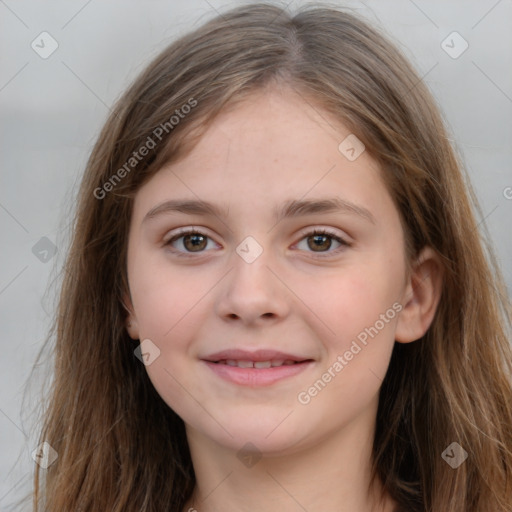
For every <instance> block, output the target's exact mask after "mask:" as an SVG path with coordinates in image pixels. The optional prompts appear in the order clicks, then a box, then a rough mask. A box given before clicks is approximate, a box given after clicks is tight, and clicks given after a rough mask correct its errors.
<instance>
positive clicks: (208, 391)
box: [125, 88, 441, 512]
mask: <svg viewBox="0 0 512 512" xmlns="http://www.w3.org/2000/svg"><path fill="white" fill-rule="evenodd" d="M349 134H350V131H349V130H348V129H347V128H346V127H344V126H343V125H342V124H340V122H339V121H337V120H335V119H333V118H332V117H330V116H329V115H328V114H327V113H326V112H324V111H322V110H321V109H320V108H317V107H312V104H311V102H305V101H304V98H302V97H301V96H298V95H296V94H295V93H293V92H291V91H289V90H284V89H279V88H274V89H272V90H270V91H266V93H265V94H259V93H258V94H254V95H253V96H252V97H251V99H250V101H246V102H243V103H241V104H239V105H237V106H236V108H234V109H232V110H230V111H228V112H224V113H223V114H222V115H221V116H219V117H218V118H217V119H216V121H215V122H214V123H213V124H212V125H211V127H210V128H209V130H208V131H207V132H206V134H205V135H204V136H203V137H202V139H201V140H200V142H199V143H198V145H197V146H196V147H195V148H194V149H193V151H192V152H191V153H190V154H189V155H188V156H187V157H186V158H184V159H182V160H181V161H179V162H177V163H173V164H171V165H168V166H164V167H163V168H162V169H161V170H159V171H158V173H156V174H155V175H154V176H153V177H152V179H151V180H149V181H148V182H147V183H146V184H145V185H144V186H143V187H142V188H141V189H140V190H139V191H138V193H137V195H136V198H135V202H134V210H133V215H132V220H131V228H130V233H129V244H128V280H129V286H130V296H128V295H127V296H126V297H125V305H126V307H127V309H128V310H129V312H130V316H129V318H128V321H129V324H130V325H129V327H128V332H129V334H130V336H131V337H132V338H133V339H140V340H144V339H150V340H151V341H152V342H153V343H154V344H155V345H156V346H157V347H158V348H159V350H160V355H159V357H157V358H156V359H155V360H154V361H153V362H152V363H151V364H149V365H148V366H146V370H147V372H148V375H149V378H150V379H151V381H152V383H153V385H154V386H155V388H156V390H157V391H158V393H159V394H160V396H161V397H162V399H163V400H164V401H165V402H166V403H167V404H168V405H169V407H171V408H173V409H174V410H175V411H176V412H177V414H179V416H180V417H181V418H182V419H183V420H184V422H185V424H186V431H187V437H188V442H189V446H190V451H191V455H192V460H193V464H194V469H195V472H196V478H197V487H196V489H195V491H194V495H193V497H192V499H191V500H190V501H189V502H188V503H187V505H186V507H185V508H184V509H183V510H184V511H188V510H190V508H194V509H195V510H198V511H199V512H203V511H204V512H208V511H213V510H221V509H222V510H224V511H226V512H229V511H249V510H250V511H251V512H257V511H268V510H286V511H293V512H295V511H303V510H304V509H306V510H308V512H315V511H324V510H337V511H340V512H349V511H350V512H354V511H361V512H366V511H368V512H370V511H386V512H388V511H392V510H393V501H392V500H391V499H390V497H389V496H387V495H386V499H385V500H384V502H382V503H378V504H377V503H376V502H375V500H373V496H374V493H375V492H376V491H378V490H379V488H380V482H377V485H376V486H375V487H374V488H372V492H368V484H369V467H370V466H369V463H370V456H371V445H372V441H373V437H374V429H375V418H376V412H377V405H378V392H379V389H380V386H381V383H382V379H383V378H384V376H385V374H386V371H387V368H388V365H389V360H390V357H391V353H392V349H393V346H394V342H395V340H396V341H398V342H401V343H407V342H411V341H414V340H418V339H419V338H421V336H423V334H424V333H425V332H426V330H427V329H428V327H429V325H430V323H431V321H432V319H433V316H434V313H435V309H436V307H437V304H438V301H439V296H440V289H441V270H440V269H441V267H440V265H439V260H438V258H437V256H436V255H435V253H434V251H432V250H431V249H430V248H425V249H424V250H423V252H422V253H421V257H420V258H419V259H418V261H417V262H414V265H415V266H414V272H413V273H412V275H411V276H409V278H408V277H407V276H406V266H405V265H406V261H405V256H404V234H403V231H402V227H401V224H400V219H399V214H398V211H397V209H396V207H395V205H394V203H393V201H392V199H391V197H390V195H389V194H388V192H387V190H386V188H385V186H384V183H383V181H382V177H381V170H380V169H379V166H378V164H377V163H376V162H375V161H374V160H373V159H372V158H371V157H370V156H369V155H368V153H367V152H363V153H362V154H361V155H360V156H359V157H358V158H357V159H356V160H355V161H349V160H348V159H347V158H346V157H345V156H344V155H343V154H342V153H341V152H340V151H339V150H338V145H339V144H340V142H341V141H342V140H343V139H345V137H346V136H347V135H349ZM329 170H330V171H329ZM335 195H336V196H338V197H342V198H344V199H347V200H350V201H352V202H354V203H357V204H359V205H362V206H364V207H365V208H367V209H368V210H370V212H371V213H372V214H373V216H374V217H375V220H376V223H375V224H373V223H371V222H369V221H368V220H365V219H363V218H360V217H358V216H357V215H353V214H348V213H338V212H334V213H322V214H316V215H307V216H304V217H296V218H290V219H285V220H282V221H281V222H279V223H278V224H276V223H275V221H274V220H273V218H272V216H271V211H272V207H274V206H280V205H282V203H284V202H285V201H286V200H289V199H303V198H307V199H313V198H322V197H333V196H335ZM176 198H190V199H198V198H200V199H201V200H206V201H211V202H214V203H216V204H220V205H221V206H226V207H228V208H229V216H228V217H227V218H222V217H220V218H219V217H216V216H212V217H205V216H198V215H192V216H191V215H186V214H184V213H168V214H163V215H160V216H157V217H155V218H153V219H151V221H145V222H143V221H142V220H143V218H144V216H145V215H146V213H147V212H148V211H149V210H150V209H151V208H153V207H155V206H156V205H158V204H160V203H162V202H164V201H166V200H169V199H176ZM181 227H193V228H197V229H199V231H200V232H201V233H203V234H205V235H207V236H208V239H207V245H205V244H206V242H205V243H203V244H202V245H201V247H204V248H202V249H201V251H202V252H193V247H192V243H189V244H185V243H184V242H185V240H184V238H180V239H178V240H175V241H174V243H173V247H174V249H175V251H178V252H179V251H181V252H182V253H185V254H189V255H191V257H190V258H186V257H179V256H177V255H175V254H173V253H172V252H171V250H170V249H171V247H169V246H167V247H165V246H164V241H166V240H168V239H169V238H171V235H173V234H176V232H177V228H181ZM314 228H325V229H328V230H330V231H331V232H333V233H335V234H336V235H338V236H340V237H341V238H344V239H345V240H347V241H349V242H350V243H351V246H350V247H349V246H340V244H339V243H337V242H336V241H335V240H334V239H332V238H328V239H327V243H324V244H323V245H322V244H320V245H321V248H320V249H318V251H315V250H314V247H313V249H312V248H311V246H308V240H309V241H310V242H314V240H312V237H311V236H309V237H308V236H306V235H308V233H309V232H311V231H313V229H314ZM247 236H252V237H253V238H254V239H255V240H257V242H258V243H259V245H260V246H261V247H262V248H263V253H262V254H261V255H260V256H259V257H258V258H257V259H256V260H255V261H254V262H252V263H250V264H249V263H247V262H246V261H245V260H244V259H243V258H241V257H240V256H239V255H238V254H237V252H236V248H237V246H238V245H239V244H240V243H241V242H242V240H244V239H245V238H246V237H247ZM329 240H330V241H331V246H330V247H329V246H328V242H329ZM191 247H192V249H191ZM338 248H340V250H337V249H338ZM187 250H188V252H187ZM319 252H320V256H321V255H322V254H323V255H327V257H324V258H322V257H317V256H316V255H318V254H319ZM394 303H399V304H400V305H401V306H402V310H401V311H400V313H398V314H397V315H396V316H394V318H393V319H391V320H389V321H388V322H387V323H386V324H385V327H384V328H382V329H381V330H380V331H379V332H378V335H376V336H374V337H373V338H369V342H368V344H367V345H366V346H364V348H363V349H362V350H361V351H360V352H359V353H358V354H357V355H356V356H354V357H353V359H352V360H351V361H349V362H348V364H347V365H346V366H345V367H344V368H343V370H342V371H341V372H339V373H336V376H335V377H334V378H332V379H331V381H330V382H329V383H328V384H327V385H326V386H325V387H324V388H323V389H322V390H321V392H319V393H318V394H317V395H316V396H314V397H313V398H311V400H310V402H309V403H308V404H301V403H300V402H299V401H298V394H299V393H300V392H301V391H304V390H306V391H307V390H308V389H309V388H310V387H311V386H312V385H313V384H314V382H315V381H317V380H318V379H319V378H321V376H322V374H324V373H325V372H326V371H327V369H328V368H329V367H332V365H333V363H334V362H335V361H336V360H337V357H338V356H339V355H340V354H341V355H342V354H344V353H345V352H346V351H347V350H348V349H349V348H350V346H351V343H352V341H353V340H355V339H356V337H357V335H358V334H359V333H361V332H362V331H363V330H364V328H365V327H369V326H373V325H374V324H375V322H376V320H378V319H379V315H381V314H384V313H385V312H386V311H387V310H389V308H391V306H392V305H393V304H394ZM228 348H245V349H248V350H256V349H258V348H272V349H276V350H281V351H284V352H289V353H295V354H299V355H302V356H306V357H309V358H312V359H314V364H313V365H311V366H310V367H309V368H307V369H306V370H305V371H303V372H302V373H300V374H298V375H296V376H293V377H290V378H288V379H284V380H282V381H279V382H277V383H274V384H273V385H271V386H267V387H259V388H258V387H256V388H250V387H242V386H239V385H237V384H233V383H229V382H226V381H224V380H222V379H221V378H220V377H218V376H217V375H216V374H214V373H213V372H212V371H211V370H210V368H208V367H207V366H206V365H205V363H203V362H202V361H201V360H200V358H201V357H204V356H206V355H208V354H211V353H213V352H216V351H219V350H224V349H228ZM248 442H251V443H252V444H253V445H254V446H255V447H256V449H257V453H258V455H261V456H262V458H261V459H260V460H258V461H257V463H255V464H254V463H253V462H252V461H254V460H256V459H252V461H250V462H247V465H246V464H244V463H242V461H241V460H240V459H239V458H238V457H237V453H239V451H240V450H241V449H242V447H244V446H245V445H246V443H248ZM242 453H244V452H243V451H242ZM246 460H248V459H246Z"/></svg>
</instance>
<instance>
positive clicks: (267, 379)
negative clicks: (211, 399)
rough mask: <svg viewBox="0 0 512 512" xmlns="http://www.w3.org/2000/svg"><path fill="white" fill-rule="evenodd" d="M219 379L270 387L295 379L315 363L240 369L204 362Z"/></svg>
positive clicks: (251, 385)
mask: <svg viewBox="0 0 512 512" xmlns="http://www.w3.org/2000/svg"><path fill="white" fill-rule="evenodd" d="M204 362H205V363H206V365H207V366H208V367H209V368H211V369H212V371H213V372H215V373H216V374H217V375H218V376H219V377H221V378H223V379H225V380H227V381H229V382H234V383H235V384H240V385H242V386H250V387H257V386H270V385H271V384H274V383H275V382H277V381H280V380H283V379H286V378H288V377H293V376H294V375H297V374H299V373H300V372H303V371H304V370H305V369H306V368H308V367H309V366H310V365H312V364H313V361H305V362H303V363H296V364H290V365H283V366H274V367H270V368H239V367H238V366H229V365H228V364H219V363H212V362H210V361H204Z"/></svg>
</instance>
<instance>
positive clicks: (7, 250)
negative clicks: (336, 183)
mask: <svg viewBox="0 0 512 512" xmlns="http://www.w3.org/2000/svg"><path fill="white" fill-rule="evenodd" d="M241 3H244V4H247V3H250V2H221V1H215V0H209V1H207V0H179V1H170V0H168V1H157V0H152V1H146V2H142V1H133V0H132V1H126V0H123V1H101V2H100V1H99V0H89V1H84V0H82V1H77V0H73V1H69V0H68V1H59V2H56V1H52V2H50V1H47V2H37V1H35V0H31V1H26V2H19V1H18V2H17V1H15V0H5V1H4V0H0V40H1V48H3V52H2V55H1V57H0V58H1V65H0V69H1V75H0V107H1V108H0V112H1V116H2V117H1V119H2V123H1V127H2V134H1V138H0V144H1V146H0V155H1V162H2V165H1V167H0V173H1V174H0V183H1V188H0V225H1V229H2V251H1V255H2V256H1V257H2V259H1V263H2V264H1V266H0V308H1V309H0V311H1V328H2V341H1V348H2V358H1V360H0V365H1V366H0V383H1V386H0V454H1V455H0V510H1V511H4V510H11V505H10V504H11V503H12V502H13V501H14V500H16V499H17V498H19V497H20V495H22V494H23V493H24V492H25V491H26V490H27V489H29V487H30V485H31V478H32V473H33V467H34V462H33V460H32V458H31V452H32V451H33V450H34V448H35V441H34V439H36V437H34V436H35V434H34V432H33V430H31V429H33V425H31V423H30V419H29V418H27V416H28V415H29V412H30V410H31V409H30V407H31V406H32V405H37V398H36V399H35V402H34V404H30V403H23V402H22V398H23V391H24V384H25V381H26V379H27V377H28V375H29V372H30V370H31V368H32V365H33V363H34V360H35V357H36V354H37V352H38V350H39V349H40V348H41V346H42V342H43V340H44V338H45V336H46V332H47V329H48V326H49V320H50V316H49V313H51V311H52V308H53V307H54V304H55V299H54V296H55V293H54V292H55V290H56V289H57V287H56V286H54V289H49V288H48V286H49V285H50V282H51V280H52V279H55V278H57V279H58V271H59V269H60V266H61V264H62V262H63V259H64V255H65V251H66V244H67V243H68V242H67V231H66V227H67V225H68V222H69V219H70V217H69V211H70V208H71V207H72V206H73V205H74V199H73V198H74V194H75V193H76V191H77V184H78V180H79V178H80V175H81V173H82V172H83V169H84V166H85V163H86V159H87V156H88V154H89V152H90V150H91V148H92V145H93V143H94V141H95V139H96V137H97V135H98V132H99V130H100V128H101V126H102V124H103V122H104V121H105V119H106V117H107V115H108V112H109V106H110V105H112V103H113V102H114V100H115V99H116V98H117V97H118V96H119V95H120V94H121V92H122V91H123V90H124V89H125V88H126V86H127V84H128V83H129V81H130V80H132V79H133V78H134V77H135V76H136V75H137V74H138V73H139V72H140V71H141V70H142V69H143V67H144V66H145V65H146V64H147V63H148V61H149V60H150V59H151V58H152V57H153V56H154V55H156V53H158V51H159V50H160V49H162V48H163V47H164V46H166V45H167V44H168V43H169V42H170V41H171V40H173V39H174V38H175V37H176V36H178V35H181V34H183V33H185V32H187V31H188V30H190V29H191V28H193V27H195V26H197V25H199V24H200V23H202V22H203V21H205V20H207V19H210V18H211V17H213V16H214V15H216V11H219V12H222V11H223V10H225V9H227V8H229V7H232V6H235V5H239V4H241ZM289 3H290V9H292V10H293V8H294V7H296V6H298V5H300V4H302V3H304V2H301V1H299V0H296V1H292V2H289ZM333 3H335V2H333ZM337 4H338V5H345V6H348V7H350V8H353V9H355V10H356V12H359V13H361V14H362V15H364V16H366V17H367V18H368V19H369V20H371V21H372V22H373V23H375V24H376V25H378V26H380V27H382V28H384V30H385V31H386V32H387V33H388V34H389V35H390V36H391V38H392V39H394V40H395V42H396V43H398V44H399V46H400V47H401V48H402V49H403V51H404V52H405V53H406V55H407V56H408V57H409V58H410V59H411V60H412V61H413V63H414V65H415V66H416V68H417V69H418V70H419V72H420V75H421V76H422V77H423V79H424V81H425V82H426V83H427V84H428V85H429V87H430V88H431V90H432V91H433V93H434V95H435V97H436V98H437V100H438V102H439V104H440V106H441V108H442V111H443V112H444V115H445V119H446V121H447V123H448V125H449V127H450V131H451V138H452V139H453V141H454V144H456V146H457V149H458V151H459V152H460V153H461V154H462V156H463V158H464V160H465V162H466V164H467V169H468V172H469V174H470V176H471V179H472V182H473V184H474V186H475V189H476V192H477V195H478V198H479V200H480V203H481V206H482V212H483V215H482V217H481V218H480V220H482V224H481V228H482V229H483V228H484V227H485V226H486V227H487V228H488V230H489V232H490V235H491V237H492V242H493V243H494V245H495V247H496V252H497V255H498V258H499V260H500V261H501V264H502V269H503V272H504V275H505V279H506V282H507V286H508V291H509V294H510V292H511V291H512V264H511V260H512V258H511V256H512V240H511V237H510V223H511V222H510V221H511V214H512V188H508V187H512V170H511V163H512V149H511V148H512V144H511V142H512V122H511V119H512V32H511V31H510V26H511V22H512V1H511V0H500V1H497V0H479V1H476V0H470V1H467V0H460V1H448V2H447V1H441V0H438V1H429V2H427V1H426V0H414V1H412V0H397V1H382V0H381V1H370V0H369V1H366V2H364V3H363V2H356V1H350V2H337ZM43 31H47V32H49V33H50V34H51V36H52V37H53V38H54V39H55V40H56V41H57V42H58V45H59V47H58V49H57V50H56V51H55V52H54V53H53V54H52V55H51V56H50V57H48V58H47V59H43V58H41V57H40V56H39V55H38V54H37V53H36V52H35V51H34V50H33V49H32V48H31V43H32V41H33V40H36V42H37V37H38V36H39V34H40V33H41V32H43ZM453 31H457V32H458V33H459V34H460V35H461V36H462V37H463V38H464V39H465V40H466V41H467V42H468V44H469V48H468V49H467V50H466V51H465V52H464V53H463V54H462V55H460V56H459V57H458V58H456V59H454V58H452V57H450V56H449V55H448V54H447V53H446V52H445V51H444V50H443V48H442V47H441V43H442V41H443V40H445V39H446V37H447V36H448V35H449V34H451V33H452V32H453ZM456 37H457V36H456ZM452 39H453V38H452ZM452 39H448V44H450V45H451V46H454V47H455V50H457V48H460V46H457V45H459V44H460V43H459V42H458V41H457V39H454V40H453V41H454V42H453V43H452V42H451V41H452ZM507 196H508V199H507ZM42 237H47V238H48V239H49V240H50V241H51V242H52V243H53V244H55V245H56V246H57V254H56V255H55V257H53V258H51V259H49V261H47V262H46V263H44V262H43V261H41V260H40V258H41V252H39V258H38V257H36V255H35V254H34V252H33V250H32V249H33V247H34V245H35V244H36V243H38V241H39V240H40V239H41V238H42ZM39 243H43V242H39ZM36 247H38V246H36ZM36 252H37V250H36ZM49 256H51V253H48V257H49ZM55 283H58V280H57V281H55ZM47 290H48V292H47V294H46V296H45V291H47ZM46 370H47V369H45V368H44V367H43V368H41V369H40V370H39V373H38V374H36V377H37V380H36V385H35V386H34V388H33V391H35V392H37V391H38V390H39V386H40V384H39V382H40V378H41V376H43V375H44V372H45V371H46ZM27 510H29V508H27Z"/></svg>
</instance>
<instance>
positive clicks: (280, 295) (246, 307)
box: [216, 251, 293, 325]
mask: <svg viewBox="0 0 512 512" xmlns="http://www.w3.org/2000/svg"><path fill="white" fill-rule="evenodd" d="M269 252H270V251H263V253H262V254H261V255H260V256H259V257H257V258H256V259H255V260H254V261H252V262H251V263H249V262H248V261H246V260H244V258H243V257H241V256H239V255H238V254H237V253H234V255H233V258H232V261H233V266H232V269H231V270H230V271H229V272H228V274H227V275H226V277H225V279H224V282H223V285H222V286H221V287H220V288H219V289H220V296H219V297H218V300H217V301H216V312H217V314H218V315H219V316H220V317H221V318H223V319H225V320H226V321H235V320H238V321H239V322H242V323H243V324H245V325H253V324H254V325H255V324H258V323H261V324H262V325H266V324H267V323H268V322H269V321H273V322H277V321H282V320H283V319H284V318H285V317H286V316H287V315H288V313H289V308H290V298H291V296H292V295H293V294H292V293H291V292H290V290H289V289H288V288H287V286H286V284H285V283H286V279H285V278H284V276H283V275H280V273H281V274H282V272H280V270H279V268H278V266H277V264H276V263H275V259H272V258H270V257H268V253H269Z"/></svg>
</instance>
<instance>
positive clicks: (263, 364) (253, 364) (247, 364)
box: [217, 359, 296, 368]
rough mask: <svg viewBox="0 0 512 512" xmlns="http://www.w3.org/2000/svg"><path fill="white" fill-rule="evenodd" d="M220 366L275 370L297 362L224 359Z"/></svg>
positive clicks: (219, 362) (288, 360)
mask: <svg viewBox="0 0 512 512" xmlns="http://www.w3.org/2000/svg"><path fill="white" fill-rule="evenodd" d="M217 363H218V364H226V365H228V366H238V368H275V367H276V366H290V365H292V364H295V363H296V361H292V360H291V359H286V360H283V359H275V360H272V361H237V360H235V359H222V360H220V361H217Z"/></svg>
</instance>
